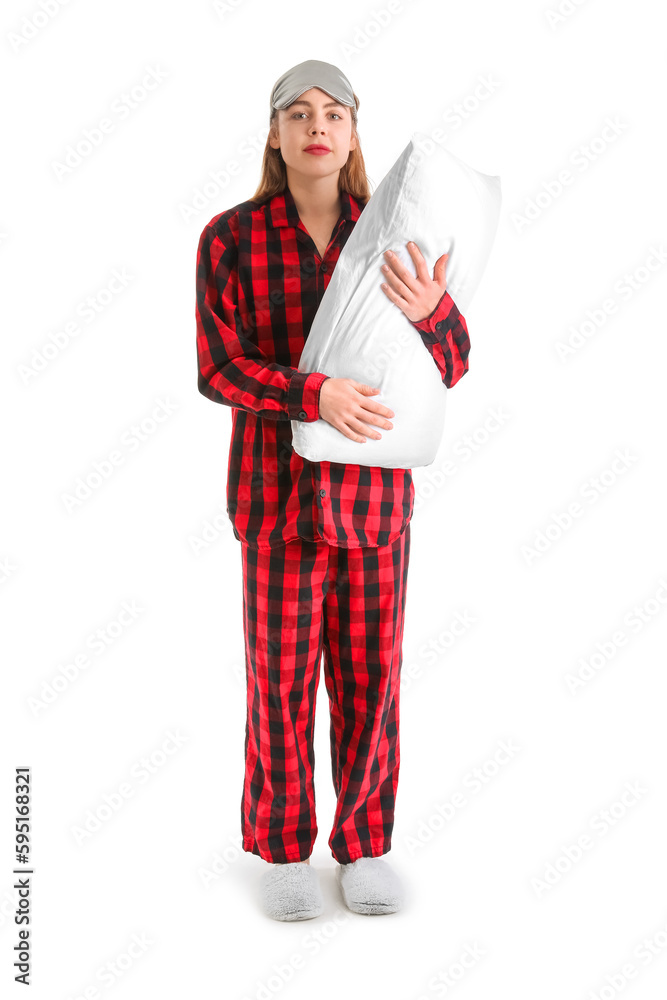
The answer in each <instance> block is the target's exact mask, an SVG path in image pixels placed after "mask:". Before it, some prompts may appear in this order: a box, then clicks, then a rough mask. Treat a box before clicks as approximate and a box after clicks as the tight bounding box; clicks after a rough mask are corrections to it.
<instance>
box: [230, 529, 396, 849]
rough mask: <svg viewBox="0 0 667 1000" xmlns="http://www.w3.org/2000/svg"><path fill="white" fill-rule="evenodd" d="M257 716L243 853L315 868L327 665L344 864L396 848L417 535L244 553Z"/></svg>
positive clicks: (244, 805) (338, 840)
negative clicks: (317, 741)
mask: <svg viewBox="0 0 667 1000" xmlns="http://www.w3.org/2000/svg"><path fill="white" fill-rule="evenodd" d="M241 552H242V567H243V619H244V634H245V651H246V674H247V692H248V710H247V720H246V737H245V778H244V787H243V797H242V802H241V824H242V833H243V848H244V850H245V851H248V852H250V853H251V854H257V855H259V856H260V857H262V858H264V859H265V860H266V861H270V862H281V863H286V862H289V861H305V860H306V858H308V857H309V856H310V854H311V853H312V849H313V844H314V842H315V838H316V836H317V830H318V828H317V822H316V818H315V790H314V783H313V778H314V755H313V728H314V719H315V701H316V695H317V689H318V683H319V674H320V660H321V657H322V653H324V674H325V682H326V687H327V691H328V695H329V706H330V715H331V722H330V745H331V763H332V774H333V783H334V789H335V792H336V801H337V805H336V811H335V816H334V820H333V826H332V830H331V834H330V836H329V841H328V843H329V847H330V848H331V853H332V855H333V857H334V858H335V859H336V860H337V861H338V862H340V864H349V863H350V862H352V861H355V860H356V859H357V858H360V857H380V856H381V855H382V854H386V853H387V851H389V850H390V848H391V836H392V830H393V825H394V803H395V797H396V787H397V784H398V772H399V764H400V752H399V685H400V671H401V664H402V642H403V622H404V616H405V601H406V587H407V574H408V562H409V555H410V525H409V524H407V525H406V527H405V530H404V531H403V533H402V534H400V535H399V536H398V538H396V539H395V540H394V541H393V542H391V543H390V544H389V545H386V546H377V547H369V548H360V547H356V548H345V547H338V546H333V545H327V544H326V543H324V542H308V541H304V540H302V539H296V540H293V541H290V542H288V543H287V544H286V545H284V546H280V547H277V548H275V549H273V550H268V551H259V550H257V549H255V548H253V547H251V546H249V545H247V544H245V543H242V545H241Z"/></svg>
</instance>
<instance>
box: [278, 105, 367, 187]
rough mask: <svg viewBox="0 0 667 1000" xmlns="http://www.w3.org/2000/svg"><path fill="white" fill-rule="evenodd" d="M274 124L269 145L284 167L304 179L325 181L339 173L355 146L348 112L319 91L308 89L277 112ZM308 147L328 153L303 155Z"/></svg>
mask: <svg viewBox="0 0 667 1000" xmlns="http://www.w3.org/2000/svg"><path fill="white" fill-rule="evenodd" d="M274 121H275V120H274ZM277 123H278V135H277V136H275V135H274V136H272V137H271V139H270V142H271V145H272V146H273V148H274V149H280V152H281V153H282V157H283V160H284V161H285V163H286V164H287V166H288V167H290V168H291V169H292V170H294V171H296V172H298V173H300V174H304V175H305V176H308V177H325V176H327V175H329V174H332V173H335V172H337V171H338V170H340V168H341V167H343V166H345V164H346V163H347V158H348V155H349V153H350V150H351V149H354V148H355V146H356V144H357V139H356V136H355V135H353V127H352V109H351V108H349V107H347V106H346V105H344V104H337V103H336V101H335V100H334V99H333V97H330V96H329V94H325V92H324V91H323V90H320V89H319V87H311V89H310V90H307V91H305V93H303V94H301V95H300V96H299V97H298V98H297V99H296V101H293V102H292V104H290V106H289V107H288V108H283V109H281V110H280V111H279V112H278V115H277ZM311 145H320V146H324V147H326V149H327V150H328V152H326V153H325V152H321V153H317V152H315V153H309V152H306V148H307V147H308V146H311Z"/></svg>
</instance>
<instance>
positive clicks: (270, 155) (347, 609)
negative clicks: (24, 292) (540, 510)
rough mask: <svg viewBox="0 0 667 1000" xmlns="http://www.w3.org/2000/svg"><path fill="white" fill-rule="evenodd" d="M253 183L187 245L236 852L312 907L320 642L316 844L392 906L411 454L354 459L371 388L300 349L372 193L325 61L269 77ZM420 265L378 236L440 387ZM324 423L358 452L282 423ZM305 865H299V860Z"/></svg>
mask: <svg viewBox="0 0 667 1000" xmlns="http://www.w3.org/2000/svg"><path fill="white" fill-rule="evenodd" d="M270 103H271V111H270V133H269V136H268V139H267V143H266V148H265V151H264V159H263V164H262V176H261V181H260V185H259V188H258V189H257V191H256V192H255V194H254V195H253V197H252V198H251V199H250V200H248V201H244V202H241V203H240V204H238V205H235V206H234V207H233V208H230V209H228V210H227V211H224V212H222V213H220V214H219V215H216V216H215V217H214V218H213V219H211V221H210V222H209V223H208V224H207V225H206V227H205V228H204V230H203V232H202V234H201V237H200V240H199V246H198V251H197V310H196V315H197V354H198V367H199V375H198V387H199V391H200V392H201V393H202V394H203V395H204V396H206V397H207V398H208V399H211V400H213V401H214V402H217V403H223V404H226V405H228V406H230V407H232V437H231V447H230V451H229V468H228V481H227V502H228V506H227V512H228V514H229V517H230V520H231V523H232V528H233V532H234V535H235V537H236V538H237V539H238V540H239V541H240V542H241V564H242V572H243V625H244V636H245V654H246V674H247V696H248V700H247V719H246V735H245V778H244V786H243V795H242V800H241V826H242V833H243V848H244V850H246V851H248V852H250V853H252V854H256V855H258V856H259V857H261V858H263V859H264V860H265V861H267V862H268V863H269V864H270V866H271V867H270V868H268V870H267V871H265V872H264V874H263V878H262V901H263V907H264V910H265V912H266V913H267V914H269V915H270V916H272V917H274V918H276V919H279V920H299V919H306V918H310V917H314V916H317V915H318V914H320V913H321V912H322V909H323V903H322V896H321V891H320V886H319V881H318V876H317V872H316V870H315V869H314V868H311V867H310V864H309V858H310V855H311V852H312V848H313V844H314V841H315V838H316V835H317V829H318V828H317V822H316V816H315V788H314V781H313V771H314V753H313V731H314V712H315V700H316V694H317V688H318V682H319V667H320V660H321V657H322V654H323V655H324V669H325V682H326V687H327V692H328V696H329V707H330V745H331V763H332V774H333V783H334V789H335V793H336V803H337V805H336V811H335V816H334V820H333V826H332V830H331V834H330V836H329V841H328V843H329V847H330V849H331V853H332V855H333V857H334V859H335V860H336V861H337V862H338V867H337V877H338V882H339V885H340V888H341V891H342V894H343V899H344V901H345V903H346V905H347V906H348V907H349V908H350V909H351V910H353V911H355V912H357V913H369V914H370V913H372V914H378V913H391V912H394V911H396V910H397V909H399V908H400V906H401V905H402V902H403V899H404V892H403V887H402V884H401V880H400V879H399V877H398V875H397V873H396V872H395V871H394V870H393V869H392V868H391V866H390V865H389V864H388V863H387V862H386V861H383V860H381V858H382V856H383V855H384V854H386V853H387V852H388V851H389V850H390V848H391V836H392V830H393V824H394V804H395V797H396V788H397V783H398V772H399V763H400V753H399V683H400V669H401V662H402V639H403V622H404V614H405V602H406V585H407V572H408V560H409V552H410V518H411V516H412V511H413V500H414V486H413V483H412V476H411V471H410V469H385V468H379V467H371V466H365V465H364V464H363V447H364V442H365V441H366V439H367V437H368V436H370V437H374V438H379V437H380V436H381V433H380V432H381V431H382V432H387V433H391V430H392V426H393V425H392V423H391V418H392V417H393V415H394V414H393V412H392V410H391V409H390V408H389V407H387V406H383V405H382V404H381V403H379V402H377V401H376V400H374V399H373V395H374V394H375V393H376V392H379V387H377V386H368V385H363V384H361V383H359V382H357V381H355V380H354V379H351V378H333V377H329V376H328V375H327V374H326V372H301V371H299V369H298V363H299V358H300V355H301V352H302V349H303V346H304V343H305V339H306V337H307V336H308V331H309V329H310V327H311V324H312V322H313V319H314V316H315V312H316V310H317V307H318V305H319V303H320V301H321V299H322V296H323V295H324V292H325V290H326V287H327V285H328V283H329V281H330V280H331V275H332V273H333V270H334V268H335V266H336V261H337V260H338V257H339V254H340V252H341V250H342V249H343V247H344V246H345V243H346V241H347V239H348V238H349V236H350V233H351V232H352V230H353V229H354V226H355V223H356V221H357V219H358V218H359V216H360V214H361V212H362V211H363V208H364V206H365V204H366V203H367V201H368V198H369V196H370V195H369V189H368V181H367V178H366V172H365V167H364V160H363V156H362V153H361V147H360V141H359V133H358V130H357V110H358V107H359V99H358V98H357V97H356V95H355V94H354V93H353V91H352V88H351V86H350V83H349V81H348V79H347V77H346V76H345V75H344V74H343V73H341V71H340V70H339V69H337V68H336V67H335V66H333V65H331V64H330V63H326V62H321V61H319V60H307V61H306V62H304V63H300V64H299V65H297V66H294V67H292V69H290V70H288V71H287V72H286V73H285V74H283V76H282V77H280V78H279V80H278V81H277V82H276V84H275V86H274V88H273V91H272V94H271V102H270ZM410 252H411V253H412V258H413V260H414V263H415V267H416V271H417V276H416V277H415V276H413V275H412V274H411V273H410V272H408V270H407V268H405V267H404V266H403V265H402V264H401V263H400V262H399V261H398V260H397V259H396V258H395V257H392V255H391V253H390V248H387V253H386V255H385V256H386V264H385V265H383V268H382V272H381V271H380V270H378V281H381V284H382V288H383V290H384V292H385V294H386V295H387V296H388V297H389V298H390V299H391V301H392V302H394V303H395V305H396V307H397V308H399V309H401V310H402V312H403V313H404V314H405V316H406V318H407V320H409V321H410V322H411V323H412V325H413V326H414V328H415V331H416V332H415V336H417V335H420V336H421V337H422V340H423V342H424V344H425V346H426V348H427V349H428V350H429V352H430V353H431V355H432V357H433V360H434V363H435V364H436V365H437V366H438V369H439V370H440V372H441V374H442V380H443V382H444V383H445V385H446V386H447V387H451V386H453V385H454V384H455V383H456V382H457V381H458V380H459V379H460V378H461V377H462V375H463V374H465V372H466V371H467V370H468V360H467V358H468V351H469V348H470V342H469V338H468V331H467V327H466V323H465V320H464V318H463V316H461V314H460V313H459V311H458V309H457V308H456V305H455V304H454V302H453V301H452V299H451V297H450V296H449V294H448V292H447V291H446V279H445V267H446V257H447V255H446V254H445V255H443V256H442V257H440V259H439V260H438V261H437V262H436V264H435V268H434V273H433V276H432V277H431V275H429V273H428V269H427V267H426V264H425V261H424V258H423V257H422V255H421V253H420V251H419V248H418V247H416V246H411V247H410ZM318 419H322V420H326V421H328V422H329V423H330V424H331V425H332V426H333V427H336V428H337V429H338V430H339V431H340V433H341V434H344V435H345V436H346V437H348V438H351V439H352V440H353V441H356V442H358V444H359V465H343V464H336V463H331V462H320V463H311V462H308V461H306V460H305V459H302V458H301V457H300V456H299V455H297V454H296V452H295V451H294V450H293V448H292V433H291V421H292V420H318ZM304 862H305V863H304Z"/></svg>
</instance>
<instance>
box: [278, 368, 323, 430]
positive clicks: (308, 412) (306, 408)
mask: <svg viewBox="0 0 667 1000" xmlns="http://www.w3.org/2000/svg"><path fill="white" fill-rule="evenodd" d="M328 378H330V376H329V375H324V374H323V373H322V372H299V371H297V372H295V373H294V375H292V377H291V379H290V381H289V386H288V389H287V412H288V414H289V417H290V419H291V420H301V421H308V420H319V417H320V389H321V388H322V383H323V382H325V381H326V380H327V379H328Z"/></svg>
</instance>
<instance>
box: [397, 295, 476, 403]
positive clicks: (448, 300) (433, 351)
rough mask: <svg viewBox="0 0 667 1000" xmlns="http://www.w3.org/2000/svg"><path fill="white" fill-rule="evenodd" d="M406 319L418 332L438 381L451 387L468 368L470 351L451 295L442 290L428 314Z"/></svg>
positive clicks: (466, 334) (459, 314) (460, 318)
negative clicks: (431, 360) (432, 362)
mask: <svg viewBox="0 0 667 1000" xmlns="http://www.w3.org/2000/svg"><path fill="white" fill-rule="evenodd" d="M410 322H411V323H412V325H413V326H414V327H415V328H416V329H417V330H419V332H420V333H421V337H422V341H423V343H424V344H425V345H426V349H427V350H428V352H429V353H430V355H431V357H432V358H433V360H434V361H435V363H436V365H437V366H438V368H439V370H440V374H441V376H442V381H443V382H444V384H445V385H446V386H447V388H448V389H451V388H452V386H454V385H456V383H457V382H458V381H459V380H460V379H461V378H462V377H463V376H464V375H465V373H466V372H467V371H468V354H469V352H470V337H469V336H468V326H467V324H466V321H465V319H464V318H463V316H462V315H461V313H460V312H459V310H458V308H457V306H456V303H455V302H454V300H453V298H452V297H451V295H450V294H449V292H447V291H445V293H444V295H443V296H442V298H441V299H440V301H439V302H438V304H437V306H436V307H435V309H434V310H433V312H432V313H431V314H430V315H429V316H427V317H426V318H425V319H422V320H420V321H419V322H413V321H412V320H410Z"/></svg>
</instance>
